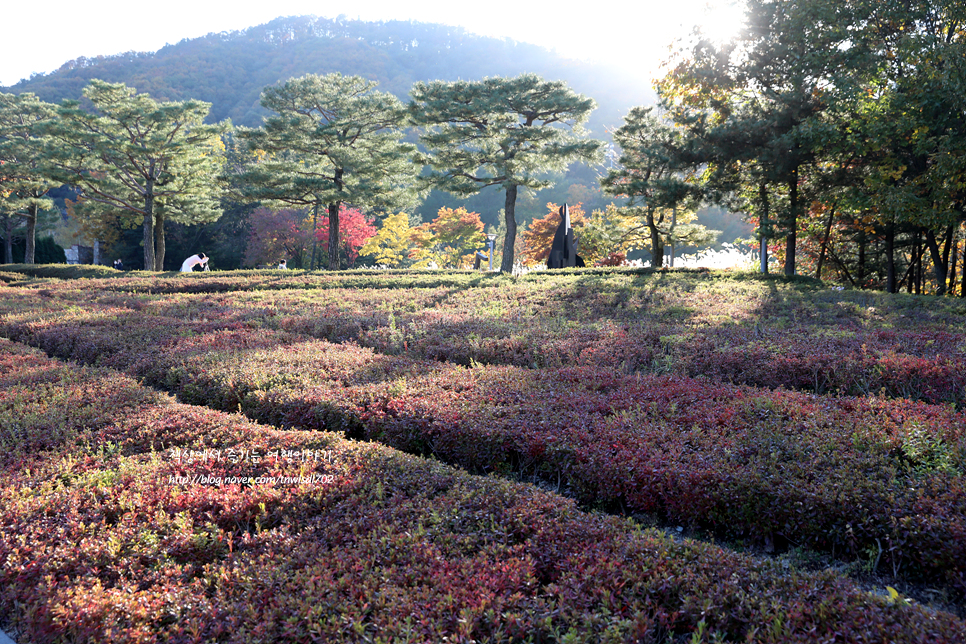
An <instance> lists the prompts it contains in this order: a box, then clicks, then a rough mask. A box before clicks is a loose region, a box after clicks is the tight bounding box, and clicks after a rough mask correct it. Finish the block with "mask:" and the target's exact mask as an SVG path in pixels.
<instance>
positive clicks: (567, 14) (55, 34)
mask: <svg viewBox="0 0 966 644" xmlns="http://www.w3.org/2000/svg"><path fill="white" fill-rule="evenodd" d="M629 3H633V4H632V6H635V8H633V9H628V8H627V6H628V4H629ZM214 4H215V3H211V2H208V1H206V0H191V1H189V0H165V1H164V2H155V3H132V2H130V0H123V1H119V0H87V1H83V2H78V1H74V2H66V0H55V2H53V3H49V4H47V5H45V7H44V10H43V11H42V12H41V13H40V14H38V13H37V12H36V10H37V6H38V5H34V4H33V3H30V2H15V3H8V6H5V7H4V11H3V13H4V19H3V26H2V27H0V85H12V84H14V83H16V82H17V81H19V80H20V79H22V78H28V77H29V76H30V75H31V74H33V73H41V74H43V73H48V72H51V71H53V70H55V69H57V68H58V67H60V66H61V65H62V64H63V63H65V62H67V61H69V60H73V59H75V58H79V57H81V56H86V57H93V56H98V55H105V56H106V55H111V54H117V53H121V52H126V51H156V50H158V49H160V48H161V47H164V45H165V44H168V43H171V44H174V43H177V42H179V41H180V40H182V39H184V38H195V37H198V36H204V35H205V34H208V33H211V32H220V31H234V30H237V29H243V28H245V27H251V26H254V25H258V24H262V23H265V22H268V21H270V20H272V19H274V18H277V17H279V16H298V15H317V16H324V17H327V18H334V17H336V16H337V15H340V14H344V15H345V16H346V17H347V18H359V19H362V20H418V21H420V22H438V23H443V24H450V25H459V26H461V27H464V28H465V29H466V30H467V31H470V32H473V33H476V34H480V35H484V36H496V37H506V38H512V39H513V40H518V41H522V42H530V43H534V44H537V45H542V46H544V47H548V48H550V49H555V50H557V51H558V52H559V53H561V54H564V55H567V56H570V57H573V58H580V59H587V60H597V61H600V62H604V63H611V64H613V65H615V66H619V67H620V68H622V69H624V70H629V71H632V72H634V73H635V75H637V76H639V77H648V76H650V75H652V74H653V72H654V71H655V70H656V69H657V68H658V65H659V63H660V61H661V60H662V59H663V58H665V57H666V54H667V47H668V45H669V44H670V43H671V42H672V41H673V40H674V38H675V37H676V36H678V35H681V34H683V33H686V32H688V31H689V30H690V28H691V27H692V26H693V25H694V24H696V23H699V22H700V23H703V24H705V26H706V27H707V28H709V29H711V30H713V31H717V32H727V31H729V30H733V29H735V28H737V24H736V23H737V11H736V10H734V9H729V7H730V6H732V5H733V4H734V3H733V2H732V1H731V0H720V1H716V2H709V1H708V0H671V1H670V2H667V1H664V2H648V1H646V0H645V1H643V2H641V1H640V0H638V2H637V3H634V0H595V1H592V2H584V3H580V4H576V5H571V4H570V3H569V2H568V5H569V6H572V7H574V8H570V9H568V8H565V7H564V5H563V3H560V4H558V5H548V4H547V3H531V2H521V1H519V0H516V1H514V0H510V1H508V0H493V1H491V2H487V3H482V2H460V1H458V0H457V1H453V0H448V1H445V2H439V1H437V0H410V2H402V1H399V0H396V1H395V2H390V1H388V0H357V1H355V2H351V3H347V2H332V1H331V0H317V1H315V2H310V1H307V0H269V1H268V2H246V1H245V0H242V2H239V3H236V4H233V5H232V7H231V9H227V8H216V7H215V6H213V5H214ZM218 4H221V3H218ZM145 7H156V8H157V9H156V10H155V11H153V12H148V11H146V10H145V9H144V8H145ZM350 7H351V8H350Z"/></svg>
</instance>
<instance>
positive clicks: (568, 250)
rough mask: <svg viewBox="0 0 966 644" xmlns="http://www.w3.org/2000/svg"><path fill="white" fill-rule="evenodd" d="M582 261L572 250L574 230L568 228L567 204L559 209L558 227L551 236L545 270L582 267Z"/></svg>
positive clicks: (568, 211)
mask: <svg viewBox="0 0 966 644" xmlns="http://www.w3.org/2000/svg"><path fill="white" fill-rule="evenodd" d="M583 265H584V260H583V259H581V257H580V255H578V254H577V250H576V249H575V248H574V229H573V228H571V227H570V209H569V208H568V207H567V204H564V205H563V206H561V207H560V225H559V226H557V232H555V233H554V235H553V245H552V246H550V257H549V258H547V268H573V267H575V266H583Z"/></svg>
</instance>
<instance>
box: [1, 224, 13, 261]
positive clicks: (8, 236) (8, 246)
mask: <svg viewBox="0 0 966 644" xmlns="http://www.w3.org/2000/svg"><path fill="white" fill-rule="evenodd" d="M3 228H4V233H3V263H4V264H13V217H11V216H10V215H4V216H3Z"/></svg>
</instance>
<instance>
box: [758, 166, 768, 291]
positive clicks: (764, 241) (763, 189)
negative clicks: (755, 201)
mask: <svg viewBox="0 0 966 644" xmlns="http://www.w3.org/2000/svg"><path fill="white" fill-rule="evenodd" d="M758 195H759V197H760V198H761V217H760V219H759V222H758V231H759V233H758V234H759V235H761V249H760V250H759V255H760V260H761V268H760V270H761V274H762V275H768V186H766V185H765V184H761V185H760V186H759V187H758Z"/></svg>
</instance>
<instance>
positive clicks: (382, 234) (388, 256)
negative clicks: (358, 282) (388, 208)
mask: <svg viewBox="0 0 966 644" xmlns="http://www.w3.org/2000/svg"><path fill="white" fill-rule="evenodd" d="M412 245H413V228H412V227H410V225H409V215H407V214H406V213H404V212H400V213H397V214H395V215H389V216H388V217H386V219H385V220H384V221H383V222H382V227H381V228H380V229H379V230H378V231H376V234H375V235H374V236H373V237H370V238H369V239H368V240H367V241H366V243H365V244H364V245H363V246H362V248H360V249H359V254H360V255H372V256H373V257H375V259H376V263H377V264H384V265H386V266H390V267H392V268H399V267H402V266H405V265H406V263H407V262H408V260H409V253H410V248H411V247H412Z"/></svg>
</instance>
